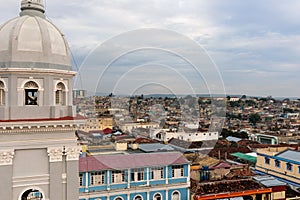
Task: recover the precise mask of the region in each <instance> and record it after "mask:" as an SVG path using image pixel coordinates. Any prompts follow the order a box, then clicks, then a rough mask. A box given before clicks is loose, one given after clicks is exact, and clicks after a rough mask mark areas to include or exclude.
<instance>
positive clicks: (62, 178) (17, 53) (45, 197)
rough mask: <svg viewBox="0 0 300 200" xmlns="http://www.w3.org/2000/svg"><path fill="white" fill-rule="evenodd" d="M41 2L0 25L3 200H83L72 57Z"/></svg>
mask: <svg viewBox="0 0 300 200" xmlns="http://www.w3.org/2000/svg"><path fill="white" fill-rule="evenodd" d="M44 12H45V9H44V3H43V1H42V0H22V1H21V12H20V16H18V17H16V18H14V19H11V20H9V21H8V22H6V23H4V24H3V25H2V26H0V177H1V181H0V199H1V200H27V199H41V200H49V199H51V200H60V199H62V200H74V199H78V187H79V184H78V159H79V151H80V148H79V147H78V146H77V139H76V137H75V130H76V129H77V127H78V126H80V125H82V124H83V123H84V119H82V118H80V117H78V116H76V113H75V108H74V106H73V105H72V78H73V76H75V74H76V72H73V71H72V67H71V59H70V51H69V47H68V44H67V42H66V40H65V39H64V37H63V34H62V33H61V32H60V31H59V30H58V29H57V28H56V26H55V25H53V24H52V23H51V22H49V21H48V20H47V19H46V18H45V14H44Z"/></svg>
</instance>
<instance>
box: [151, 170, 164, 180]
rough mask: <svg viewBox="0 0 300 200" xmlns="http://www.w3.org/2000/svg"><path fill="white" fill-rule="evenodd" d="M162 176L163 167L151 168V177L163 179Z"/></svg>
mask: <svg viewBox="0 0 300 200" xmlns="http://www.w3.org/2000/svg"><path fill="white" fill-rule="evenodd" d="M163 178H164V168H163V167H155V168H154V167H153V168H151V179H163Z"/></svg>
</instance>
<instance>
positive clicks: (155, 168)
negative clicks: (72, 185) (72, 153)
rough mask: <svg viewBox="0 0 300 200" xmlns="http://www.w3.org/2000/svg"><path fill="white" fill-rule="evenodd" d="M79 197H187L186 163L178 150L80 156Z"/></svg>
mask: <svg viewBox="0 0 300 200" xmlns="http://www.w3.org/2000/svg"><path fill="white" fill-rule="evenodd" d="M79 185H80V186H79V199H80V200H163V199H164V200H189V186H190V167H189V162H188V161H187V160H186V158H185V157H184V156H183V155H182V154H181V153H179V152H160V153H135V154H125V155H124V154H118V155H99V156H92V157H85V158H80V161H79Z"/></svg>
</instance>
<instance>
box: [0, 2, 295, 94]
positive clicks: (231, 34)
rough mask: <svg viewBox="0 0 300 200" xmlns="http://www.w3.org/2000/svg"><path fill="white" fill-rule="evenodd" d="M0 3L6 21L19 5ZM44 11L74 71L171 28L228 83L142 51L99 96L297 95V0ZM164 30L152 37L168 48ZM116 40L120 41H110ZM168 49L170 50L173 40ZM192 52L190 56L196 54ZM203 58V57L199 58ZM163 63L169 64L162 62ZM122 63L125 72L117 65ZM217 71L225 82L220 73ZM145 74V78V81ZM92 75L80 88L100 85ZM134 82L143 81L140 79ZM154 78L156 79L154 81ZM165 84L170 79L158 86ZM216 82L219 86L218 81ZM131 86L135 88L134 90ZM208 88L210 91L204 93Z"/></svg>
mask: <svg viewBox="0 0 300 200" xmlns="http://www.w3.org/2000/svg"><path fill="white" fill-rule="evenodd" d="M0 2H1V3H2V4H1V7H0V21H1V24H2V23H4V22H5V21H7V20H8V19H10V18H12V17H14V16H16V15H17V13H18V12H19V4H20V0H10V1H4V0H0ZM46 8H47V17H48V19H50V20H51V21H52V22H53V23H54V24H56V25H57V27H59V28H60V29H61V30H62V32H63V33H64V34H65V37H66V38H67V40H68V42H69V45H70V47H71V50H72V53H73V56H74V60H75V63H76V64H77V65H76V66H75V68H76V69H78V70H80V69H84V70H85V71H89V69H90V71H91V73H92V69H91V68H92V67H91V66H92V65H93V64H94V66H97V67H99V68H101V65H102V64H103V59H102V58H100V60H97V59H95V55H97V56H98V57H101V56H99V55H100V54H99V53H102V54H101V55H103V56H107V54H109V53H111V52H110V50H111V49H110V48H104V49H103V48H102V47H101V48H102V49H100V50H99V49H97V48H95V47H97V46H98V47H99V45H100V46H101V44H103V43H104V44H110V45H112V46H113V45H115V46H118V45H120V44H125V43H126V42H128V41H127V40H133V41H135V42H136V41H139V40H134V38H135V37H137V38H140V37H141V36H140V35H138V36H136V35H135V34H131V35H130V36H131V37H128V35H126V32H128V31H132V30H140V29H143V28H155V29H159V30H168V31H171V32H174V33H177V34H179V35H182V36H184V37H187V38H188V39H190V40H193V41H195V42H197V43H198V44H199V45H200V47H201V48H204V51H202V52H201V53H202V54H203V52H207V53H208V55H207V56H208V57H210V58H211V59H212V63H214V64H215V65H216V67H215V68H214V67H212V65H213V64H212V65H211V67H212V68H213V69H212V70H211V71H212V74H213V75H215V76H217V77H215V78H216V79H218V78H220V79H222V81H223V83H224V86H223V85H222V84H221V82H220V80H215V79H214V78H211V77H210V76H209V75H206V74H205V69H203V73H202V72H201V73H200V74H201V75H199V76H194V77H193V74H195V73H193V72H192V71H190V70H186V71H189V72H187V73H185V70H184V69H183V68H184V67H186V68H188V64H186V62H184V63H185V64H183V63H182V59H178V56H174V54H166V55H165V52H162V51H158V50H155V51H153V49H152V51H151V50H150V51H147V52H146V53H145V49H142V50H141V51H138V52H136V53H134V54H132V53H129V54H128V55H126V56H122V58H120V59H118V60H117V62H116V63H115V64H114V67H111V68H110V71H109V70H108V71H106V72H105V73H107V74H104V75H105V77H106V79H110V77H111V76H112V74H117V73H120V74H119V76H118V77H116V81H114V82H113V83H111V84H112V85H113V87H109V88H105V87H102V86H101V87H98V86H97V89H96V90H97V91H98V92H108V91H109V90H111V88H114V90H113V91H118V92H120V93H122V91H123V92H124V93H126V92H129V93H132V90H134V92H136V91H137V90H140V92H145V91H146V90H149V91H150V92H149V93H160V92H162V93H163V92H168V91H171V90H172V92H174V90H173V89H172V88H171V86H172V87H174V88H180V87H181V86H182V85H185V83H186V85H189V86H190V87H191V88H192V90H193V91H196V92H197V93H198V92H203V93H207V92H210V91H212V90H213V91H216V92H217V91H218V90H214V89H213V88H216V87H218V88H221V87H224V89H225V92H226V93H227V94H246V95H260V96H268V95H272V96H297V97H299V96H300V88H299V87H298V85H300V78H299V75H300V20H299V19H300V12H299V10H300V1H299V0H288V1H276V0H264V1H261V0H246V1H241V0H222V1H220V0H147V1H146V0H144V1H142V0H88V1H79V0H67V1H62V0H47V1H46ZM124 33H125V36H124ZM134 33H135V32H134ZM156 33H159V31H158V32H156ZM164 33H166V32H161V34H158V35H156V36H157V37H159V40H156V39H154V40H156V42H157V41H161V42H162V43H163V42H164V41H166V40H167V39H168V38H170V36H168V34H164ZM120 35H121V37H120ZM171 35H172V34H171ZM175 35H176V34H175ZM173 36H174V35H173ZM178 37H179V38H181V39H182V38H183V37H180V36H178ZM114 38H117V39H119V40H123V41H122V42H120V41H119V43H118V44H112V41H113V40H114ZM147 38H151V40H152V39H153V38H154V37H153V35H151V34H149V35H147V34H144V40H147ZM171 38H173V37H171ZM187 38H186V39H187ZM188 39H187V40H188ZM125 40H126V42H125ZM179 40H180V39H179ZM173 41H175V42H174V43H173V47H172V48H173V49H171V51H172V52H173V51H175V49H177V50H178V49H180V47H181V42H178V40H177V39H176V38H175V39H174V40H173ZM180 41H181V40H180ZM169 42H170V40H169ZM167 43H168V42H167ZM143 45H145V46H147V47H149V46H151V43H147V44H140V45H137V46H135V47H142V46H143ZM166 46H168V49H169V50H170V46H171V45H170V43H168V44H167V45H166ZM120 48H121V49H122V48H123V47H122V46H121V47H120ZM155 48H157V47H156V46H155ZM161 48H164V46H163V45H162V46H161ZM184 48H185V50H186V51H185V53H186V52H187V51H188V48H187V47H186V46H185V47H183V49H184ZM115 49H116V47H115ZM98 50H99V51H98ZM105 50H107V51H105ZM91 52H97V53H96V54H95V53H94V54H93V53H91ZM195 52H196V51H192V54H195ZM183 54H184V53H183ZM91 55H94V56H91ZM145 55H146V56H145ZM149 57H151V59H150V60H149ZM179 57H180V56H179ZM181 58H182V57H181ZM193 58H195V57H193ZM193 58H191V59H193ZM84 59H86V60H85V62H84ZM199 59H201V60H203V59H202V57H201V58H199ZM165 60H168V61H167V62H164V61H165ZM93 61H94V63H93ZM120 66H123V68H118V67H120ZM124 66H127V68H126V67H124ZM128 66H130V67H131V68H130V67H129V68H128ZM170 66H172V67H173V66H177V67H178V68H176V67H175V68H172V67H170ZM93 70H95V69H93ZM101 70H102V69H100V71H101ZM102 71H103V70H102ZM124 71H126V72H124ZM132 71H133V72H134V73H131V75H130V77H129V75H128V77H127V78H126V74H129V72H132ZM200 71H201V70H200ZM154 72H155V73H154ZM218 73H220V77H218V75H216V74H218ZM124 74H125V75H124ZM143 74H144V75H145V74H147V76H145V77H143V76H142V75H143ZM102 75H103V73H102ZM97 76H99V75H97ZM203 76H204V77H203ZM87 77H88V74H87V73H86V74H85V75H83V77H81V80H80V82H81V83H80V84H82V85H83V86H84V87H87V88H88V89H89V90H92V89H93V87H94V86H95V85H96V84H95V83H91V82H89V81H90V80H88V78H87ZM107 77H109V78H107ZM124 77H125V78H124ZM133 77H135V78H136V79H137V80H140V82H136V81H137V80H134V79H133ZM147 77H148V79H149V80H148V79H147V80H146V81H145V82H146V84H142V81H143V80H145V79H146V78H147ZM149 77H155V78H153V80H152V79H151V78H149ZM175 77H177V78H175ZM201 78H202V79H201ZM93 79H94V78H93ZM208 79H209V80H212V81H208ZM161 80H169V82H168V81H166V82H160V81H161ZM101 81H103V83H102V82H101ZM107 81H108V80H97V81H96V83H97V84H100V83H101V84H102V85H109V84H110V83H109V82H107ZM122 81H123V82H122ZM130 81H131V82H130ZM197 81H198V82H197ZM215 82H217V84H216V85H214V84H213V83H215ZM150 83H153V84H152V86H153V87H150V88H149V84H150ZM156 83H158V84H156ZM183 83H184V84H183ZM116 84H117V85H118V86H116ZM220 84H221V85H220ZM130 85H135V86H136V87H132V88H130V87H131V86H130ZM150 85H151V84H150ZM199 85H201V87H200V86H199ZM127 86H128V87H127ZM156 86H158V88H156ZM202 86H203V87H202ZM76 87H79V86H76ZM205 87H206V89H203V88H205ZM116 88H117V89H116ZM199 88H202V90H201V89H199ZM198 89H199V90H198ZM102 90H103V91H102ZM127 90H128V91H127ZM183 91H188V90H187V89H186V88H184V87H183V88H182V90H178V91H175V92H178V93H184V92H183Z"/></svg>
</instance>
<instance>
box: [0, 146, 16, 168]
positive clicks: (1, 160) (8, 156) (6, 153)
mask: <svg viewBox="0 0 300 200" xmlns="http://www.w3.org/2000/svg"><path fill="white" fill-rule="evenodd" d="M14 154H15V152H14V150H13V149H8V150H0V166H1V165H12V164H13V158H14Z"/></svg>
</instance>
